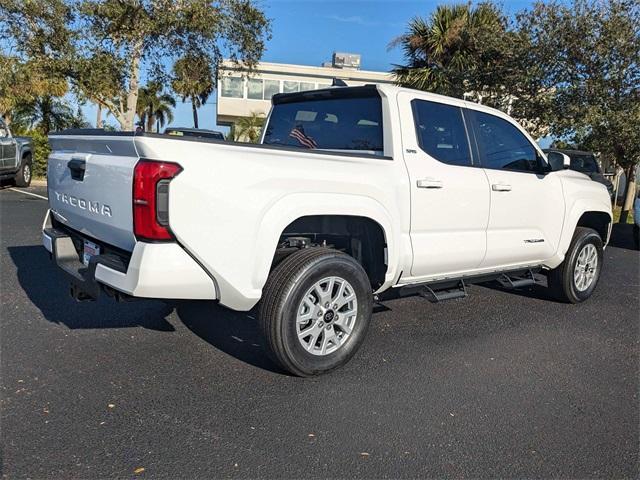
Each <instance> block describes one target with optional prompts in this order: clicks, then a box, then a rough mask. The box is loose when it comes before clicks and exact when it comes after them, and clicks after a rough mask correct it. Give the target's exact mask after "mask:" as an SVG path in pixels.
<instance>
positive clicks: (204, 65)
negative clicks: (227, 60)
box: [171, 52, 215, 128]
mask: <svg viewBox="0 0 640 480" xmlns="http://www.w3.org/2000/svg"><path fill="white" fill-rule="evenodd" d="M214 77H215V74H214V71H213V69H212V65H211V62H210V61H209V58H207V56H206V55H203V54H202V53H200V52H197V53H196V52H193V53H188V54H187V55H185V56H184V57H182V58H180V59H178V60H177V61H176V63H175V64H174V65H173V82H172V83H171V87H172V88H173V91H174V92H176V93H177V94H178V95H180V97H181V98H182V101H183V102H185V101H187V100H189V101H190V102H191V109H192V111H193V126H194V128H198V108H200V107H201V106H202V105H204V104H205V103H206V102H207V99H208V98H209V95H211V93H212V92H213V89H214V85H215V84H214Z"/></svg>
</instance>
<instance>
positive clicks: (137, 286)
mask: <svg viewBox="0 0 640 480" xmlns="http://www.w3.org/2000/svg"><path fill="white" fill-rule="evenodd" d="M42 244H43V245H44V247H45V248H46V249H47V250H48V251H49V252H50V253H51V256H52V259H53V261H54V262H55V263H56V264H57V265H58V267H60V268H61V269H62V270H63V271H64V272H65V273H66V274H67V275H68V277H69V279H70V281H71V285H72V294H73V293H74V292H75V293H80V296H78V295H74V296H75V297H76V298H82V296H84V297H85V298H97V297H98V296H99V294H100V293H101V291H102V290H105V289H104V287H110V288H111V289H113V290H115V291H116V292H120V293H124V294H126V295H129V296H132V297H142V298H164V299H198V300H216V299H217V298H218V296H217V292H216V287H215V284H214V281H213V280H212V278H211V277H209V276H208V275H207V273H206V272H205V271H204V270H203V269H202V267H200V265H198V263H197V262H196V261H195V260H194V259H193V258H191V257H190V256H189V255H188V254H187V253H186V252H185V251H184V250H183V249H182V247H180V245H178V244H177V243H145V242H137V243H136V244H135V246H134V248H133V252H131V257H130V258H129V259H128V262H127V261H125V260H124V259H123V258H122V257H120V256H117V255H113V254H103V255H97V256H94V257H92V258H91V260H90V261H89V265H88V266H86V265H84V264H83V263H82V261H80V256H79V254H78V251H77V250H76V247H75V245H74V243H73V239H72V237H71V235H69V233H68V232H67V231H63V230H61V229H57V228H54V227H53V226H52V222H51V219H50V213H47V218H46V219H45V224H44V226H43V230H42ZM106 290H107V291H109V289H106ZM110 293H114V292H110Z"/></svg>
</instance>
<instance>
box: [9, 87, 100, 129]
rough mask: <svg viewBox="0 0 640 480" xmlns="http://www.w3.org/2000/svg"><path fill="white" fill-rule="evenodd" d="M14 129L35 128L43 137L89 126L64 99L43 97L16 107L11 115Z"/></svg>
mask: <svg viewBox="0 0 640 480" xmlns="http://www.w3.org/2000/svg"><path fill="white" fill-rule="evenodd" d="M13 123H15V124H16V128H18V127H22V128H25V129H32V128H37V129H38V130H40V131H41V132H42V133H44V134H45V135H48V134H49V132H51V131H55V130H64V129H66V128H85V127H87V126H88V125H89V124H88V122H87V121H86V120H85V119H84V116H83V114H82V110H81V109H80V106H78V109H77V111H75V112H74V110H73V108H72V107H71V105H69V103H67V102H66V101H65V100H64V99H62V98H59V97H53V96H50V95H43V96H41V97H36V98H35V99H34V100H33V101H31V102H28V103H24V104H22V105H20V106H18V107H17V108H16V109H15V110H14V113H13Z"/></svg>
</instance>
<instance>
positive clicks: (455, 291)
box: [400, 280, 467, 303]
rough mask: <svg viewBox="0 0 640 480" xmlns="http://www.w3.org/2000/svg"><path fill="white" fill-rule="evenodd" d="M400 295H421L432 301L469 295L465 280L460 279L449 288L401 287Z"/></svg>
mask: <svg viewBox="0 0 640 480" xmlns="http://www.w3.org/2000/svg"><path fill="white" fill-rule="evenodd" d="M400 295H401V296H406V295H419V296H421V297H423V298H426V299H427V300H429V301H430V302H431V303H438V302H443V301H445V300H453V299H455V298H464V297H466V296H467V287H466V285H465V283H464V280H458V282H457V284H456V285H454V286H451V287H448V288H437V285H432V286H429V285H424V284H423V285H407V286H406V287H402V288H401V289H400Z"/></svg>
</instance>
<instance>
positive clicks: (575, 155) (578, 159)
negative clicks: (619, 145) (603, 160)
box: [543, 148, 613, 200]
mask: <svg viewBox="0 0 640 480" xmlns="http://www.w3.org/2000/svg"><path fill="white" fill-rule="evenodd" d="M543 152H545V153H546V154H547V158H548V159H549V162H550V163H551V164H555V165H562V162H563V158H562V157H563V155H566V156H568V157H569V160H570V164H569V168H570V169H571V170H575V171H576V172H580V173H584V174H585V175H587V176H589V178H590V179H591V180H593V181H594V182H598V183H601V184H603V185H604V186H605V187H607V191H608V192H609V197H611V199H612V200H613V183H611V182H610V181H609V179H607V178H606V177H605V176H604V175H603V174H602V172H601V171H600V166H599V165H598V161H597V160H596V156H595V155H594V154H593V153H592V152H583V151H580V150H564V149H558V148H546V149H544V150H543Z"/></svg>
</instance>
